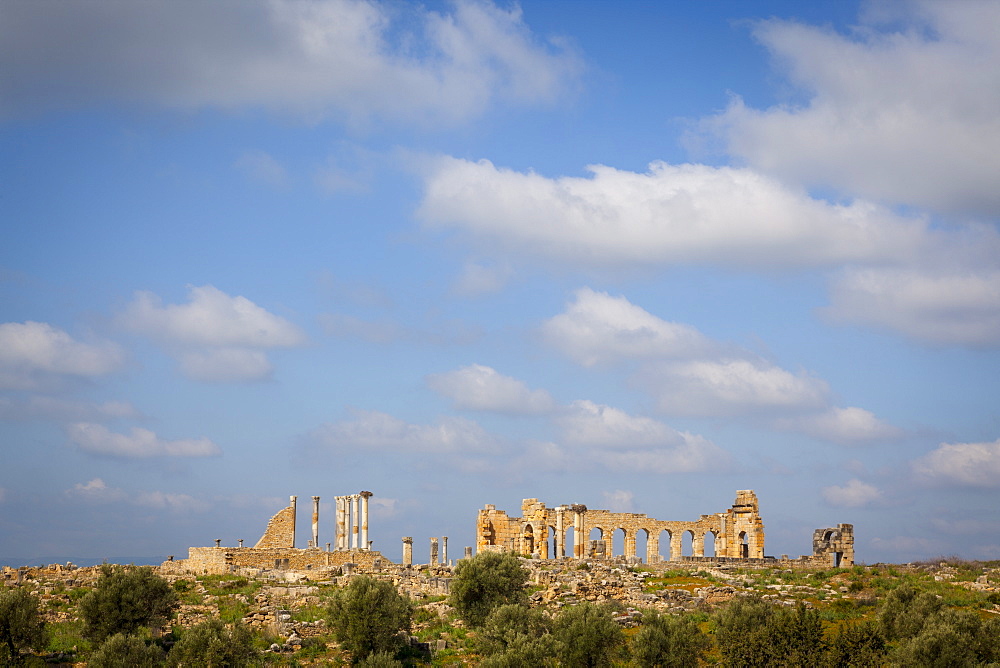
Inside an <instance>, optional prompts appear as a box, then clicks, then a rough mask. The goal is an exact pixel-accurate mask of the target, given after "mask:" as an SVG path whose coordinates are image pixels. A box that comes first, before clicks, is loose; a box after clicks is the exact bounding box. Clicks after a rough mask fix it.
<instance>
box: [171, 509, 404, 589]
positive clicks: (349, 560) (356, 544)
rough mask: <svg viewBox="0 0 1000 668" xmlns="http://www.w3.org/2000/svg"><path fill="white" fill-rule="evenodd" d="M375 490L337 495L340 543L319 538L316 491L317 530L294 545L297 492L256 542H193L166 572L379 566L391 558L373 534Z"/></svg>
mask: <svg viewBox="0 0 1000 668" xmlns="http://www.w3.org/2000/svg"><path fill="white" fill-rule="evenodd" d="M371 496H372V493H371V492H358V493H357V494H348V495H344V496H337V497H334V499H335V501H336V531H335V544H336V547H335V549H333V550H331V549H330V547H331V545H332V544H331V543H327V544H326V549H325V550H324V549H322V548H321V547H320V542H319V501H320V497H318V496H314V497H312V500H313V507H312V533H311V537H310V539H309V541H308V546H307V547H305V548H297V547H295V541H296V526H295V516H296V510H297V507H296V506H297V499H298V497H295V496H292V497H289V504H288V506H287V507H286V508H282V509H281V510H279V511H278V512H277V513H276V514H275V515H274V516H273V517H272V518H271V519H270V521H268V523H267V528H266V529H265V530H264V535H262V536H261V537H260V540H258V541H257V543H256V544H255V545H254V546H253V547H243V541H242V540H240V541H239V546H238V547H223V546H222V545H221V541H220V540H216V541H215V546H214V547H192V548H188V558H187V559H180V560H176V561H175V560H174V559H173V558H170V559H168V560H167V561H165V562H163V564H162V568H163V569H164V570H165V571H167V572H178V573H180V572H195V573H205V574H208V573H216V574H217V573H230V572H234V571H235V570H237V569H242V568H257V569H268V570H270V569H277V570H293V571H303V570H320V569H338V568H340V569H343V568H344V567H345V566H348V567H349V566H353V565H357V566H361V567H362V568H366V569H372V568H377V567H379V566H380V565H381V564H391V563H392V562H390V561H389V560H388V559H386V558H385V557H383V556H382V555H381V554H380V553H379V552H377V551H376V550H372V549H371V541H370V540H368V499H370V498H371Z"/></svg>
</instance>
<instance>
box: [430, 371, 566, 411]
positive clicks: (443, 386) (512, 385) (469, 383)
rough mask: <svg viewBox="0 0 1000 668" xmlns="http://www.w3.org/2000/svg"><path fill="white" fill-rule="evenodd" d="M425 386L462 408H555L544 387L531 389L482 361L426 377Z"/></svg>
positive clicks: (505, 409) (519, 409) (512, 409)
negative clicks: (484, 364) (483, 363)
mask: <svg viewBox="0 0 1000 668" xmlns="http://www.w3.org/2000/svg"><path fill="white" fill-rule="evenodd" d="M427 386H428V387H430V388H431V389H432V390H434V391H435V392H437V393H438V394H441V395H443V396H445V397H448V398H450V399H451V400H452V401H453V402H454V406H455V408H458V409H463V410H476V411H492V412H496V413H507V414H511V415H537V414H545V413H550V412H551V411H552V410H554V409H555V401H553V399H552V397H551V396H550V395H549V393H548V392H546V391H545V390H531V389H529V388H528V386H527V385H525V384H524V383H522V382H521V381H519V380H517V379H515V378H511V377H510V376H504V375H503V374H501V373H498V372H497V371H496V370H495V369H492V368H490V367H488V366H483V365H481V364H471V365H469V366H466V367H462V368H461V369H456V370H455V371H449V372H447V373H439V374H432V375H430V376H427Z"/></svg>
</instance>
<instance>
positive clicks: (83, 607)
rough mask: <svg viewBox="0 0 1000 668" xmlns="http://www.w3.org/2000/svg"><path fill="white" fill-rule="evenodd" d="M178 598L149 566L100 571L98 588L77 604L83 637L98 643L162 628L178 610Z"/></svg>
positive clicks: (107, 566) (113, 568)
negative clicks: (110, 638) (119, 635)
mask: <svg viewBox="0 0 1000 668" xmlns="http://www.w3.org/2000/svg"><path fill="white" fill-rule="evenodd" d="M177 605H178V602H177V594H176V593H175V592H174V590H173V588H172V587H171V586H170V583H168V582H167V581H166V580H164V579H163V578H161V577H160V576H158V575H156V574H154V573H153V569H152V568H150V567H149V566H142V567H136V566H110V565H107V564H105V565H104V566H102V567H101V576H100V578H98V580H97V587H96V588H95V589H94V590H93V591H92V592H90V593H89V594H87V595H86V596H85V597H84V598H83V600H81V601H80V616H81V617H82V618H83V622H84V629H83V635H84V637H86V638H88V639H90V640H94V641H97V642H100V641H103V640H104V639H106V638H109V637H111V636H112V635H115V634H116V633H122V634H125V635H129V634H133V633H135V632H136V631H138V630H139V629H140V628H143V627H149V626H153V625H162V624H164V623H166V621H167V620H168V619H170V617H171V615H173V612H174V610H175V609H176V608H177Z"/></svg>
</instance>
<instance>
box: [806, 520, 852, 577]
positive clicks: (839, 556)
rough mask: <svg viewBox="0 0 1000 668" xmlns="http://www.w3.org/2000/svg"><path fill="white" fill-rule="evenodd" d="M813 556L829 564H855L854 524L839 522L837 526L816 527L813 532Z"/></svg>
mask: <svg viewBox="0 0 1000 668" xmlns="http://www.w3.org/2000/svg"><path fill="white" fill-rule="evenodd" d="M813 557H814V558H817V559H820V560H823V561H825V562H826V565H827V566H834V567H839V566H852V565H854V525H853V524H838V525H837V526H836V527H832V528H827V529H816V531H814V532H813Z"/></svg>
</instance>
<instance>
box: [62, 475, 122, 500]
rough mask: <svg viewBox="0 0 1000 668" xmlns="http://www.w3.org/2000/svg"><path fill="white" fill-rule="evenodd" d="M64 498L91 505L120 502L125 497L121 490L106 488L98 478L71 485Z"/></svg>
mask: <svg viewBox="0 0 1000 668" xmlns="http://www.w3.org/2000/svg"><path fill="white" fill-rule="evenodd" d="M66 496H69V497H71V498H74V499H79V500H82V501H88V502H92V503H109V502H112V501H121V500H122V499H124V498H125V497H126V496H127V495H126V493H125V492H124V491H123V490H121V489H118V488H116V487H108V486H107V485H106V484H105V482H104V481H103V480H101V479H100V478H93V479H91V480H88V481H87V482H78V483H77V484H75V485H73V487H72V488H71V489H68V490H66Z"/></svg>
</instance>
